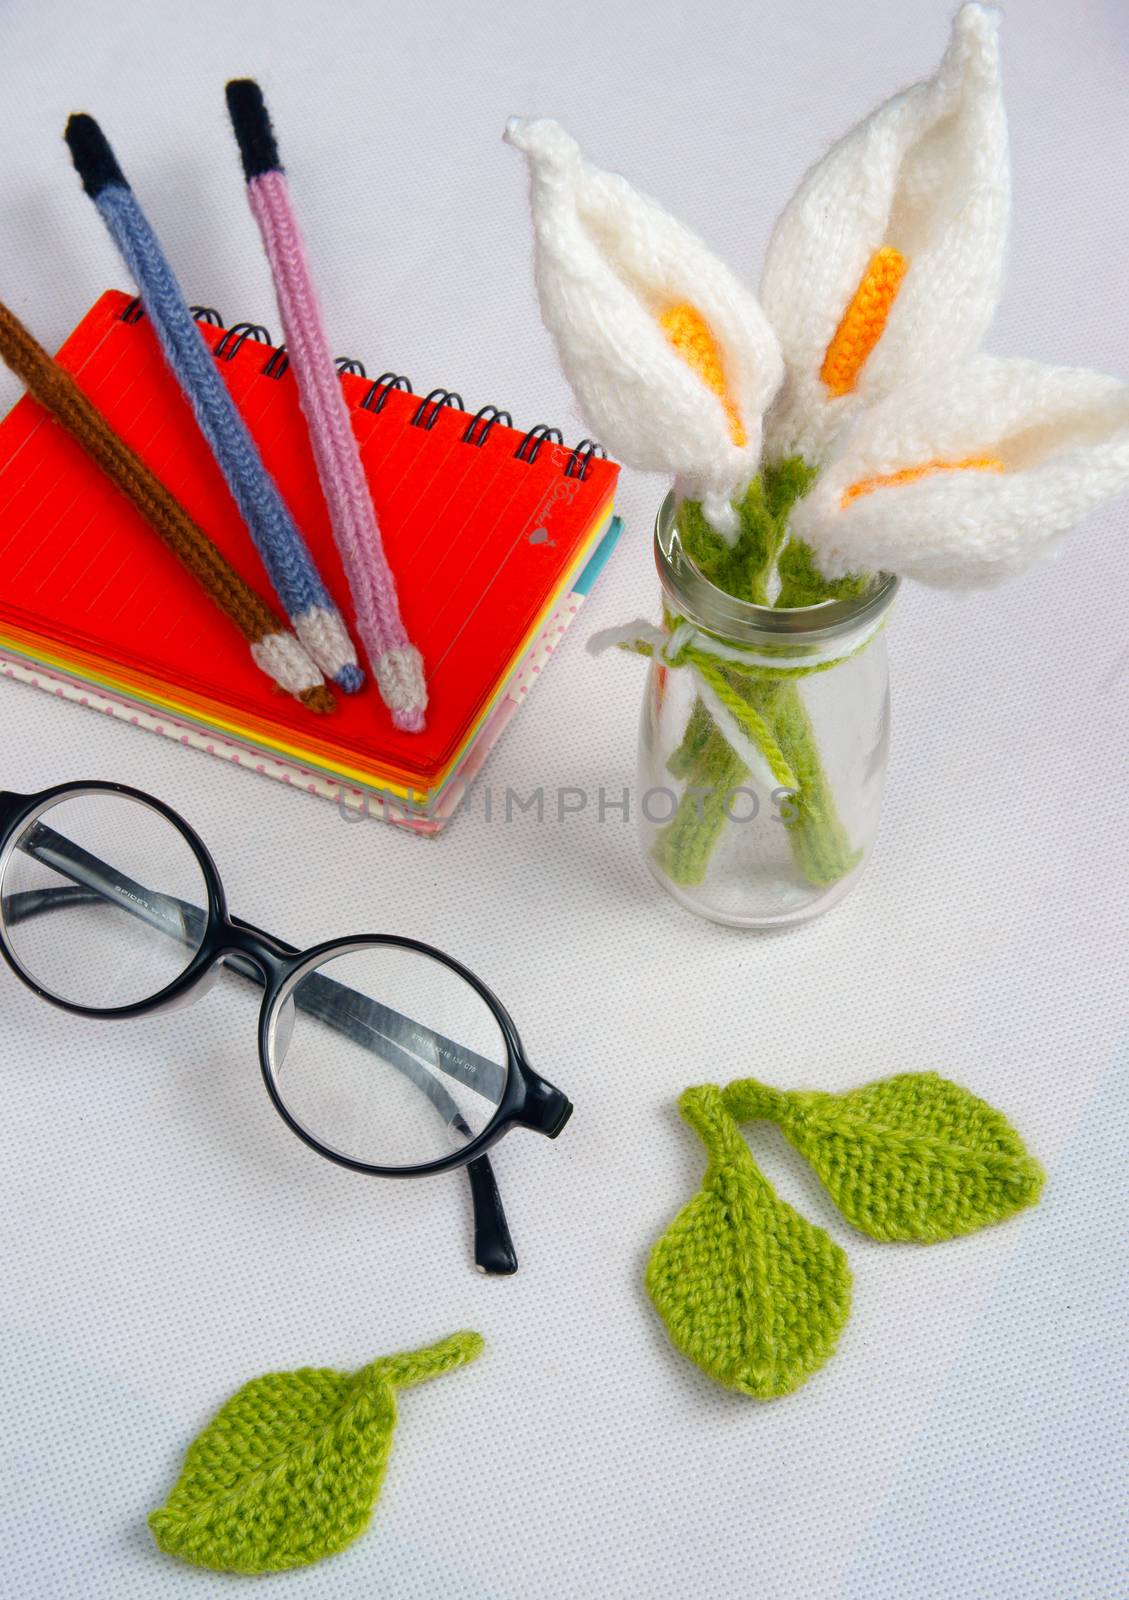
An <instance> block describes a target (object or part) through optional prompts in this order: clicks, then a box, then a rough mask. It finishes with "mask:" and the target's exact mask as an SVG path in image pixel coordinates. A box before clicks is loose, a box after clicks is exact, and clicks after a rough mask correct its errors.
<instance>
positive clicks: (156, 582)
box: [0, 291, 619, 806]
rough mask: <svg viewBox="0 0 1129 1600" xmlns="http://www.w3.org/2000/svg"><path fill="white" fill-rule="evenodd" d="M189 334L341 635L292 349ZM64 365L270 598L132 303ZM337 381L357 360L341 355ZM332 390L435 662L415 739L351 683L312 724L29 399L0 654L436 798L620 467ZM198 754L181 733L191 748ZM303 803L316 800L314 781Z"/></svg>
mask: <svg viewBox="0 0 1129 1600" xmlns="http://www.w3.org/2000/svg"><path fill="white" fill-rule="evenodd" d="M200 315H201V317H202V318H203V319H205V320H203V321H202V323H201V326H202V332H203V335H204V337H205V339H206V340H207V342H208V343H209V345H210V346H211V348H212V351H213V354H214V356H215V358H216V360H217V361H218V363H219V365H220V370H221V372H222V374H223V376H224V379H225V381H226V382H227V384H228V385H229V387H230V389H231V392H232V395H233V396H234V398H235V401H236V404H237V405H238V407H239V409H240V411H241V412H242V414H243V416H244V418H245V419H246V421H247V424H248V427H249V428H250V430H251V433H252V434H253V435H254V438H255V440H256V443H257V444H258V446H259V449H260V450H261V451H262V454H263V458H264V461H265V462H266V465H267V467H268V469H269V470H270V472H271V473H272V474H273V475H274V477H275V479H276V481H277V483H278V485H279V488H280V489H281V491H282V493H283V495H284V497H285V499H286V500H287V502H288V504H289V506H290V508H291V510H292V511H293V513H294V515H295V517H296V519H297V521H298V524H299V526H300V527H301V528H302V530H303V532H304V534H305V536H306V538H307V540H308V542H309V545H310V548H311V551H312V552H313V555H314V559H315V561H316V563H317V565H318V567H319V569H320V571H321V573H322V575H323V577H324V578H325V581H326V583H327V584H328V586H329V588H330V590H331V592H332V594H333V596H334V598H335V599H336V600H337V602H338V604H339V605H340V606H341V608H342V610H343V611H344V612H345V614H346V616H347V618H348V619H349V620H350V621H352V608H351V605H350V598H349V590H348V586H347V584H346V583H345V580H344V576H343V573H342V570H341V564H340V560H339V558H338V555H337V551H336V547H335V545H334V541H333V537H332V534H331V531H330V528H329V523H328V518H327V515H326V511H325V507H324V504H323V502H322V498H321V493H320V489H319V485H318V479H317V474H316V470H315V467H314V462H313V458H312V455H311V451H310V445H309V442H308V439H307V435H306V429H305V424H304V420H303V417H302V414H301V410H300V407H299V405H298V398H297V392H296V386H295V384H294V380H293V376H292V375H291V374H290V373H289V372H288V371H287V362H286V357H285V353H284V352H283V351H280V350H277V349H275V348H273V347H272V346H270V345H269V344H268V343H266V342H265V340H266V339H267V335H266V330H265V329H260V328H256V327H253V326H251V325H249V324H245V323H244V324H237V325H236V326H235V327H233V328H231V329H229V330H227V331H225V330H224V329H223V328H222V327H221V326H218V325H213V324H218V322H219V319H218V317H216V316H215V314H214V313H207V312H201V314H200ZM59 360H60V362H61V363H62V364H63V365H64V366H65V367H67V368H68V369H69V370H70V371H71V372H72V373H73V374H74V375H75V377H76V379H77V380H78V382H79V383H80V384H81V386H82V388H83V389H84V390H85V392H86V393H87V394H88V395H89V397H90V399H91V400H92V401H93V402H94V404H95V405H96V406H97V407H98V409H99V410H100V411H101V412H102V413H103V414H104V415H105V416H106V418H107V419H108V420H109V422H110V423H111V424H112V426H113V427H114V428H115V429H116V430H117V431H118V432H119V433H120V434H121V435H122V436H123V437H124V438H125V439H126V440H127V442H128V443H129V444H130V445H132V446H133V448H134V449H135V450H136V451H137V452H138V454H139V455H141V456H142V457H143V459H144V460H145V461H146V462H147V463H148V465H149V466H150V467H151V468H152V469H153V471H154V472H155V473H156V474H157V476H158V477H160V478H161V479H162V480H163V481H164V483H165V484H166V485H167V486H168V488H169V489H171V491H172V492H173V494H174V495H175V496H176V497H177V498H178V499H179V500H180V501H181V502H182V504H183V505H184V506H185V508H186V509H187V510H188V512H189V514H190V515H191V516H192V517H193V518H194V519H195V520H196V521H197V522H198V523H199V524H200V526H201V527H202V528H203V529H204V530H205V531H206V532H207V533H208V534H209V536H210V537H211V538H212V539H213V540H214V541H215V542H216V544H217V545H218V546H219V547H220V548H221V550H222V551H223V553H224V554H225V555H226V556H227V557H228V559H229V560H230V561H231V562H232V564H233V565H234V566H235V567H236V568H237V570H238V571H239V572H240V573H241V575H242V576H243V577H244V578H246V580H247V581H248V582H249V583H250V584H251V585H252V587H254V588H256V589H258V590H259V591H260V593H263V594H264V597H266V598H268V599H269V598H271V596H270V591H269V589H268V588H267V585H266V579H265V575H264V573H263V571H262V568H261V566H260V564H259V561H258V557H257V555H256V553H255V551H254V548H253V546H252V545H251V541H250V538H249V536H248V534H247V531H246V529H245V528H244V526H243V524H242V522H241V521H240V518H239V515H238V512H237V511H236V508H235V505H234V503H233V501H232V500H231V498H230V496H229V494H228V491H227V488H226V486H225V484H224V482H223V479H222V478H221V476H220V474H219V471H218V469H217V467H216V465H215V463H214V461H213V460H212V457H211V454H210V452H209V450H208V448H207V445H206V444H205V442H204V440H203V438H202V437H201V435H200V433H199V431H198V429H197V426H196V423H195V420H194V418H193V416H192V414H191V412H190V410H189V408H188V406H187V404H186V402H185V400H184V399H183V397H182V395H181V393H180V391H179V389H178V387H177V384H176V382H175V380H174V379H173V377H172V375H171V374H170V373H169V371H168V370H167V368H166V367H165V364H164V361H163V359H162V357H161V354H160V351H159V349H158V347H157V344H156V340H155V339H154V337H153V334H152V331H151V329H150V328H149V327H148V325H147V322H146V320H145V318H144V316H143V315H139V314H138V312H137V307H136V302H133V301H131V300H130V299H129V298H128V297H127V296H126V295H124V294H121V293H119V292H116V291H110V292H108V293H106V294H104V295H103V296H102V297H101V299H99V300H98V302H97V303H96V304H95V305H94V306H93V307H92V309H91V310H90V312H89V313H88V314H87V315H86V317H84V318H83V320H82V322H81V323H80V324H79V326H78V327H77V328H76V329H75V331H74V332H73V333H72V334H71V336H70V338H69V339H68V340H67V341H66V343H65V344H64V345H63V348H62V349H61V351H60V352H59ZM348 366H350V367H352V368H356V366H357V364H356V363H349V364H348ZM341 381H342V384H343V385H344V391H345V395H346V399H347V401H348V403H349V406H350V411H351V415H352V422H353V427H354V429H355V431H356V435H357V438H358V442H359V444H360V448H361V456H362V461H363V464H364V467H365V472H366V475H367V477H368V480H369V483H370V485H371V488H372V494H373V499H374V502H375V505H376V510H377V514H378V516H379V519H380V525H381V530H382V533H383V537H384V542H385V546H386V549H387V552H388V557H389V561H390V563H391V565H392V569H393V571H394V572H395V574H396V578H397V583H398V587H399V592H400V600H401V607H402V610H403V614H404V619H405V622H406V624H407V627H408V631H409V633H410V635H411V637H412V638H413V639H414V640H415V641H416V642H417V643H418V645H419V648H420V650H421V651H422V653H423V657H424V661H425V663H426V667H427V680H428V694H429V699H430V704H429V708H428V720H427V727H426V730H425V731H424V732H423V733H421V734H410V733H404V732H401V731H400V730H399V729H397V728H395V727H394V726H393V724H392V721H391V718H390V716H389V714H388V712H387V710H386V708H385V707H384V705H383V703H382V701H381V699H380V696H379V694H378V693H377V691H376V689H375V687H374V686H373V685H372V684H367V685H366V687H365V689H364V690H363V691H362V692H361V693H360V694H358V695H354V696H343V695H342V696H338V702H337V708H336V710H335V711H334V712H333V713H332V714H331V715H329V716H326V717H315V716H313V715H311V714H310V713H309V712H307V711H306V710H305V709H304V708H303V707H302V706H301V705H299V704H298V703H297V702H296V701H294V700H293V699H291V697H289V696H287V695H284V694H282V693H281V692H280V691H278V690H277V689H276V688H275V686H274V685H273V684H272V683H271V682H270V680H269V679H268V678H266V677H265V676H264V675H263V674H262V673H261V672H259V671H258V670H257V669H256V668H255V666H254V665H253V664H252V663H251V661H250V660H249V659H248V655H247V651H246V647H245V645H244V643H243V641H242V639H241V638H240V637H239V635H238V634H237V633H236V632H235V630H234V629H233V628H232V627H231V625H230V624H229V623H228V622H227V620H226V619H225V618H224V617H223V616H221V615H220V614H219V613H218V612H217V611H216V609H215V607H214V605H213V604H212V602H211V600H210V599H209V598H208V597H207V596H206V595H205V594H203V593H202V592H200V591H199V590H198V589H197V587H196V586H195V585H194V584H193V583H192V582H191V581H190V580H189V579H188V578H187V577H186V575H185V574H184V572H183V570H182V569H181V568H180V566H179V563H178V562H177V561H176V559H175V558H174V557H173V556H172V555H171V554H170V552H168V551H167V550H166V549H165V548H164V547H163V546H162V545H161V544H160V543H159V542H158V540H157V537H156V535H155V534H154V533H153V532H152V530H151V529H150V528H149V527H148V526H147V525H146V524H145V523H144V521H143V520H142V519H141V518H140V517H139V516H138V514H137V513H136V512H135V511H134V510H133V508H132V506H130V505H129V504H128V503H127V502H126V501H124V500H123V498H122V497H121V495H120V494H119V493H118V491H117V490H116V489H115V488H114V487H113V486H112V485H111V484H110V483H109V482H107V480H106V479H105V478H104V477H103V476H102V475H101V473H100V472H99V471H98V469H97V468H96V467H94V466H93V464H92V463H91V462H89V461H88V460H87V458H86V457H85V456H84V455H83V453H82V451H81V450H80V449H79V448H78V446H77V445H75V444H74V443H73V441H72V440H71V439H69V438H68V437H67V436H66V434H65V433H63V431H62V430H61V429H60V428H59V427H58V426H57V424H55V423H54V422H52V421H51V420H50V419H49V418H48V417H47V416H46V415H45V414H44V413H43V411H42V410H41V409H40V408H39V407H38V406H37V405H36V404H35V403H34V402H33V401H32V400H30V399H29V398H27V397H25V398H24V399H23V400H21V401H20V402H19V403H18V404H17V405H16V406H15V407H14V409H13V410H12V411H11V412H10V413H9V414H8V416H7V417H6V418H5V419H4V420H3V422H0V650H3V652H4V653H5V654H6V655H7V656H8V657H9V659H11V660H13V661H16V662H21V663H23V664H24V665H25V666H26V664H27V663H29V662H30V663H35V664H39V665H41V666H43V667H45V668H47V669H49V670H50V671H51V672H52V673H53V674H55V675H57V677H58V679H59V681H63V680H66V681H70V682H77V683H85V684H89V685H91V686H92V687H94V688H96V689H97V690H98V691H100V692H101V693H102V694H103V695H105V696H108V697H110V698H111V699H114V700H117V701H120V702H122V703H123V704H126V705H135V706H140V707H145V708H149V709H150V710H152V711H155V712H156V713H157V714H158V715H160V714H163V713H167V714H168V715H169V717H170V718H173V719H176V721H177V723H178V724H181V725H183V726H185V727H188V728H191V729H193V730H195V731H196V733H200V732H201V731H203V732H205V733H206V732H208V731H214V732H216V733H218V734H219V735H221V736H222V737H224V738H225V739H228V740H231V741H234V742H235V743H237V744H240V745H242V746H243V747H245V748H247V749H248V750H251V751H259V752H262V753H263V754H264V755H265V756H266V757H269V758H270V759H271V761H272V762H275V761H277V762H278V763H280V764H281V765H282V766H283V767H287V766H289V767H297V768H298V769H300V770H308V771H310V772H311V773H313V774H315V775H317V776H318V777H319V779H321V780H323V784H328V786H329V789H330V790H332V788H333V785H334V784H337V783H340V784H344V785H348V786H352V787H353V788H354V789H355V790H358V791H365V790H375V791H379V792H380V793H382V794H383V793H391V794H393V795H401V796H402V797H403V798H404V799H405V801H406V803H407V804H408V805H410V806H428V805H432V804H434V803H435V802H436V801H437V799H438V798H439V797H440V796H441V795H442V792H443V790H444V787H445V785H446V784H447V783H448V782H449V781H450V780H451V778H452V777H453V776H454V775H455V774H456V773H457V772H458V771H459V769H460V768H461V767H463V766H464V765H465V764H466V759H467V757H468V754H469V752H470V751H471V749H472V747H473V745H474V743H475V741H476V739H477V738H478V736H479V735H480V733H481V732H482V730H483V729H484V728H485V727H486V725H487V722H488V720H489V719H490V718H491V714H492V712H494V711H495V710H497V709H498V708H499V706H500V704H501V702H502V700H503V697H504V696H505V694H506V691H507V688H508V686H509V685H511V683H512V681H513V679H514V676H515V674H516V673H517V671H518V669H519V667H520V666H521V664H522V662H523V661H524V660H526V658H527V657H528V656H529V654H530V651H531V650H532V649H533V648H534V646H535V645H536V643H537V641H538V639H539V637H540V635H541V634H542V632H543V630H544V628H545V626H546V624H547V623H548V621H549V619H550V618H551V617H552V616H553V615H554V614H555V613H558V612H559V610H560V608H561V605H562V602H563V601H564V600H565V598H566V596H569V595H571V594H572V592H573V589H574V586H575V585H577V584H578V582H579V578H580V574H581V573H582V571H583V570H584V569H585V567H586V566H587V565H588V563H589V560H590V558H591V557H592V556H593V553H594V551H595V549H596V547H597V545H598V544H599V543H600V541H601V539H603V538H604V536H605V535H606V534H607V533H608V530H609V528H610V526H611V522H612V497H613V493H614V489H615V484H616V478H617V475H618V470H619V469H618V467H616V466H615V465H614V464H613V463H611V462H608V461H606V460H603V459H602V458H601V456H602V453H600V452H598V451H597V450H596V449H595V447H593V446H591V445H590V444H588V442H587V441H585V442H584V443H583V444H582V445H581V446H578V447H576V448H575V449H572V450H570V449H568V448H566V447H565V446H564V445H563V443H562V442H561V438H560V434H559V433H557V432H556V431H555V430H553V429H547V428H544V427H538V428H534V429H531V430H529V432H527V433H524V434H523V433H521V432H519V431H518V430H516V429H514V428H513V427H511V426H510V425H509V418H508V416H506V414H505V413H504V412H502V413H500V412H498V411H497V410H496V409H495V408H494V407H492V406H486V407H483V408H482V409H481V410H480V411H479V412H478V413H476V414H475V415H471V414H469V413H468V412H467V411H465V410H464V409H463V408H462V402H461V400H460V398H459V396H458V395H455V394H451V393H449V392H448V391H445V390H443V391H434V392H433V393H432V394H430V395H427V396H425V397H420V396H418V395H415V394H413V393H412V392H411V390H410V387H409V386H408V383H407V380H406V379H404V378H399V377H396V375H394V374H391V373H385V374H383V375H382V377H380V378H378V379H376V380H375V381H372V380H370V379H368V378H367V377H366V376H365V375H364V374H363V370H352V371H345V372H343V374H342V379H341ZM191 742H196V741H195V740H193V741H191ZM318 792H326V791H325V789H324V787H323V788H319V791H318Z"/></svg>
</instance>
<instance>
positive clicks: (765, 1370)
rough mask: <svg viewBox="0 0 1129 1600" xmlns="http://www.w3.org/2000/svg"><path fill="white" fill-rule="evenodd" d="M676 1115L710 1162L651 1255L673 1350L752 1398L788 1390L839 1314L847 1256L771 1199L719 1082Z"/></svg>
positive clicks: (828, 1342)
mask: <svg viewBox="0 0 1129 1600" xmlns="http://www.w3.org/2000/svg"><path fill="white" fill-rule="evenodd" d="M679 1110H680V1111H681V1112H682V1115H683V1117H684V1118H685V1119H686V1121H687V1122H688V1123H689V1124H690V1126H691V1127H692V1128H694V1129H696V1131H697V1132H698V1133H699V1134H700V1136H701V1138H702V1140H703V1141H704V1143H705V1146H706V1149H707V1150H708V1152H709V1157H710V1160H709V1166H708V1168H707V1171H706V1175H705V1179H704V1180H703V1184H702V1189H701V1192H700V1193H699V1194H697V1195H696V1196H695V1197H694V1199H693V1200H691V1202H690V1204H689V1205H688V1206H686V1207H685V1208H684V1210H682V1211H681V1212H680V1213H679V1214H678V1216H677V1217H676V1218H675V1219H674V1221H673V1222H672V1223H671V1225H670V1227H669V1228H668V1229H667V1230H666V1232H665V1233H664V1234H663V1236H662V1238H661V1239H659V1241H658V1243H657V1244H656V1245H655V1247H654V1249H653V1251H652V1252H651V1258H650V1261H649V1262H648V1265H647V1274H646V1284H647V1292H648V1293H649V1295H650V1296H651V1299H652V1300H653V1301H654V1304H655V1307H656V1309H657V1311H658V1313H659V1315H660V1316H661V1317H662V1319H663V1321H664V1323H665V1324H666V1327H667V1331H668V1333H669V1334H670V1337H671V1339H672V1340H673V1341H674V1343H675V1345H676V1346H677V1347H678V1349H679V1350H681V1352H682V1354H683V1355H685V1356H688V1357H689V1359H690V1360H691V1361H693V1362H694V1364H695V1365H696V1366H698V1367H701V1369H702V1371H703V1372H705V1373H708V1375H709V1376H710V1377H711V1378H714V1379H716V1380H717V1382H718V1383H721V1384H724V1385H725V1386H726V1388H729V1389H737V1390H740V1392H741V1393H742V1394H747V1395H752V1396H754V1397H755V1398H756V1399H758V1400H770V1399H772V1398H773V1397H774V1396H777V1395H784V1394H790V1393H791V1392H792V1391H793V1390H794V1389H797V1388H799V1386H800V1384H802V1383H803V1381H804V1379H805V1378H807V1377H808V1376H809V1375H810V1374H811V1373H812V1372H814V1371H815V1370H816V1369H817V1368H818V1367H821V1366H822V1365H823V1363H824V1362H825V1361H826V1360H827V1358H828V1356H830V1355H831V1353H832V1351H833V1350H834V1348H835V1344H836V1341H837V1339H838V1337H839V1333H840V1332H841V1330H842V1327H843V1324H844V1323H845V1322H846V1320H847V1313H848V1311H849V1309H850V1286H851V1277H850V1272H849V1270H848V1267H847V1258H846V1256H845V1255H844V1254H843V1252H842V1250H840V1249H839V1247H838V1245H837V1244H835V1243H834V1242H833V1241H832V1240H831V1239H829V1238H828V1236H827V1234H826V1233H824V1232H823V1230H822V1229H821V1228H817V1227H815V1226H814V1225H813V1224H812V1223H810V1222H806V1221H805V1220H804V1218H803V1217H801V1216H799V1215H798V1214H797V1213H796V1212H795V1211H793V1210H792V1208H791V1206H788V1205H785V1204H784V1202H783V1201H782V1200H780V1199H778V1198H777V1196H776V1195H775V1194H774V1192H773V1190H772V1188H771V1186H770V1185H769V1183H768V1182H767V1181H766V1179H765V1178H764V1177H763V1176H762V1174H761V1173H760V1171H759V1170H758V1168H757V1166H756V1163H755V1162H754V1160H753V1158H752V1156H751V1155H750V1154H749V1150H748V1147H747V1145H746V1144H745V1142H744V1140H743V1139H742V1138H741V1134H740V1131H739V1130H738V1128H737V1126H736V1124H735V1123H734V1121H733V1119H732V1117H731V1116H730V1115H729V1114H728V1112H727V1111H726V1110H725V1108H724V1106H723V1104H722V1096H721V1091H720V1090H719V1089H717V1088H714V1087H713V1086H712V1085H707V1086H706V1087H704V1088H699V1089H687V1091H686V1093H685V1094H684V1095H683V1096H682V1098H681V1100H680V1101H679Z"/></svg>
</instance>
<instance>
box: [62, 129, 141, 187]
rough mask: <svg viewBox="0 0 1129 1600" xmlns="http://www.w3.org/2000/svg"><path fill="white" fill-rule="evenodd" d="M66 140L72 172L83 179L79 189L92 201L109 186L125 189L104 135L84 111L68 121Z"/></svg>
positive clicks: (122, 175) (125, 185)
mask: <svg viewBox="0 0 1129 1600" xmlns="http://www.w3.org/2000/svg"><path fill="white" fill-rule="evenodd" d="M63 137H64V138H65V139H66V141H67V144H68V146H69V148H70V152H71V160H72V161H73V162H74V164H75V171H76V172H77V173H78V175H79V177H80V178H81V179H82V187H83V188H84V189H85V190H86V192H87V194H88V195H89V196H90V198H91V199H92V200H94V199H96V198H97V197H98V195H100V194H101V193H102V190H103V189H106V188H108V187H109V186H110V184H112V183H117V184H120V185H121V187H122V188H123V189H128V188H129V184H128V183H126V181H125V176H124V174H123V173H122V169H121V168H120V167H119V166H118V163H117V158H116V157H115V155H114V152H113V151H112V150H111V149H110V144H109V141H108V139H107V138H106V135H105V134H104V133H103V132H102V130H101V128H100V127H99V126H98V124H97V123H96V122H95V120H94V118H93V117H88V116H87V115H86V112H85V111H77V112H76V113H75V114H74V116H72V117H70V118H69V119H68V121H67V128H66V132H65V133H64V135H63Z"/></svg>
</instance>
